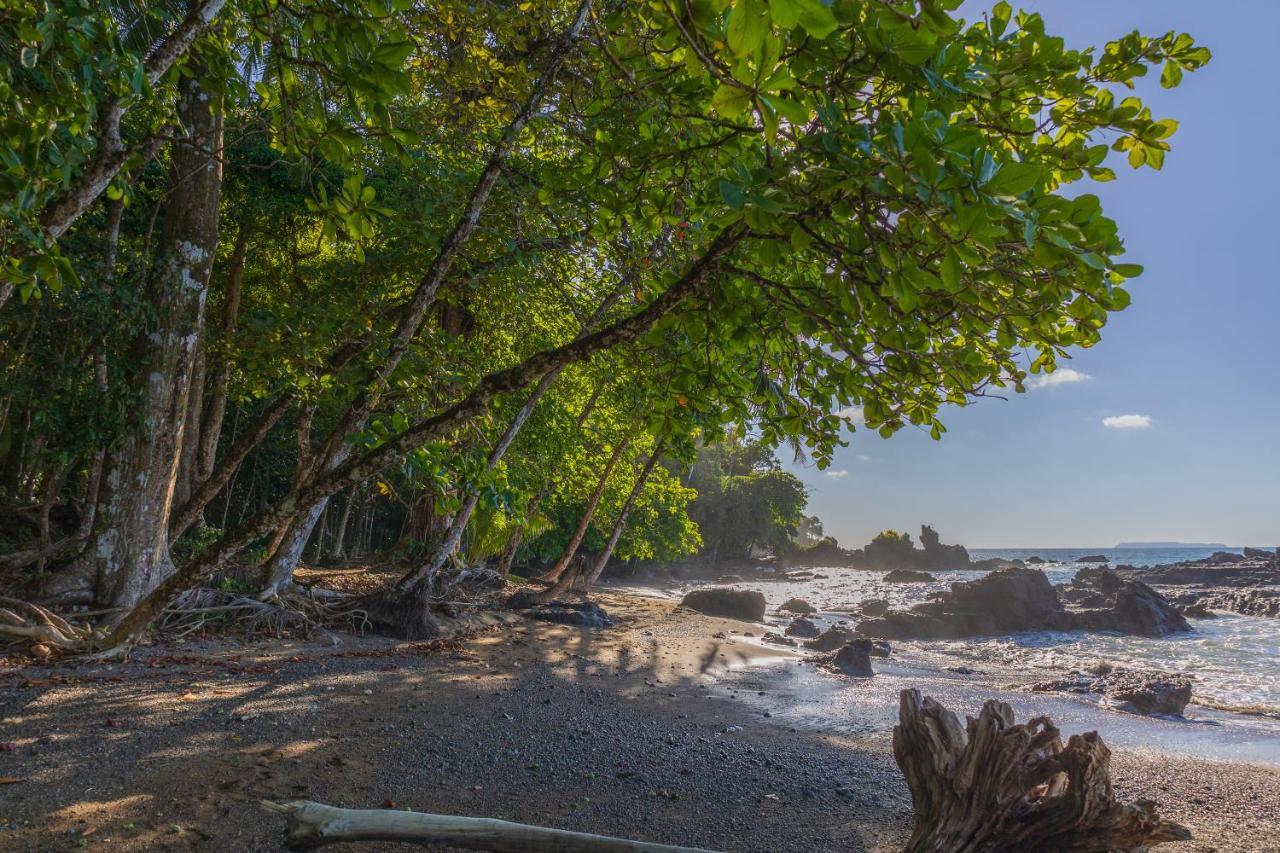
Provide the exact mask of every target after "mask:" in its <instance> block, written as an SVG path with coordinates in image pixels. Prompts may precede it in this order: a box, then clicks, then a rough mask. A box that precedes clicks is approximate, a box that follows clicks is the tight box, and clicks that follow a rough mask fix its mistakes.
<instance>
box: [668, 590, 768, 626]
mask: <svg viewBox="0 0 1280 853" xmlns="http://www.w3.org/2000/svg"><path fill="white" fill-rule="evenodd" d="M680 606H681V607H688V608H689V609H690V610H696V611H698V612H699V613H705V614H707V615H708V616H724V617H726V618H728V619H742V620H743V621H747V622H760V621H762V620H763V619H764V608H765V600H764V594H763V593H759V592H753V591H751V590H746V589H730V588H728V587H712V588H711V589H695V590H693V591H692V592H689V593H687V594H686V595H685V597H684V598H682V599H680Z"/></svg>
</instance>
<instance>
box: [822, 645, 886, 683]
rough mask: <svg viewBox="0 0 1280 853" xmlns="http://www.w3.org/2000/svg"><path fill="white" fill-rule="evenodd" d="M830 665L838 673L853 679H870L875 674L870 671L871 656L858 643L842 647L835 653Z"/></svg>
mask: <svg viewBox="0 0 1280 853" xmlns="http://www.w3.org/2000/svg"><path fill="white" fill-rule="evenodd" d="M831 664H832V666H833V667H834V668H835V669H836V670H837V671H838V672H842V673H844V674H845V675H851V676H853V677H855V678H870V677H871V676H873V675H875V672H874V671H873V670H872V669H871V655H870V653H869V652H868V650H867V647H866V646H865V645H862V644H860V643H849V644H848V645H846V646H842V647H841V648H840V650H839V651H838V652H836V655H835V658H834V659H833V660H832V662H831Z"/></svg>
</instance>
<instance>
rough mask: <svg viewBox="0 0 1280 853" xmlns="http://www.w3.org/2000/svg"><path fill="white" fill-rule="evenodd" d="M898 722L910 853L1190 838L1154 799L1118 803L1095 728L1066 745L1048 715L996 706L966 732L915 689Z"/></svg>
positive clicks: (1135, 844)
mask: <svg viewBox="0 0 1280 853" xmlns="http://www.w3.org/2000/svg"><path fill="white" fill-rule="evenodd" d="M898 720H899V722H898V725H897V726H896V727H895V728H894V730H893V753H894V757H895V758H896V759H897V760H898V766H899V767H900V768H902V773H903V775H904V776H906V779H907V785H908V787H910V788H911V798H912V800H913V802H914V804H915V812H916V824H915V831H914V832H913V833H912V835H911V839H910V840H909V841H908V842H907V846H906V851H907V853H968V852H970V851H971V852H972V853H976V851H983V853H1014V852H1015V851H1025V850H1043V851H1054V853H1103V852H1104V851H1138V850H1143V849H1145V848H1146V847H1147V846H1149V845H1153V844H1159V843H1161V842H1165V841H1185V840H1187V839H1189V838H1190V837H1191V833H1190V832H1189V831H1188V830H1187V828H1186V827H1184V826H1181V825H1179V824H1176V823H1173V822H1172V821H1168V820H1165V819H1163V818H1161V817H1160V816H1159V815H1158V814H1156V811H1155V804H1154V803H1151V802H1149V801H1146V800H1139V801H1138V802H1136V803H1132V804H1129V803H1121V802H1118V801H1117V800H1116V798H1115V794H1114V793H1113V792H1112V789H1111V776H1110V770H1109V763H1110V760H1111V751H1110V750H1109V749H1107V747H1106V746H1105V745H1104V744H1103V743H1102V739H1101V738H1099V737H1098V734H1097V732H1088V733H1086V734H1083V735H1072V736H1071V738H1070V739H1069V740H1068V741H1067V745H1066V746H1065V747H1064V746H1063V745H1062V738H1061V737H1060V736H1059V732H1058V729H1057V728H1056V727H1055V726H1054V725H1053V723H1052V722H1050V721H1049V718H1048V717H1036V718H1035V719H1032V720H1030V721H1028V722H1026V723H1022V724H1015V723H1014V719H1013V709H1012V708H1010V707H1009V706H1008V705H1006V704H1005V703H1003V702H997V701H995V700H989V701H988V702H987V703H986V704H984V705H983V706H982V712H981V713H980V714H979V715H978V718H977V719H976V720H975V719H973V718H972V717H971V718H969V720H968V726H967V727H963V726H961V725H960V722H959V720H957V719H956V716H955V714H953V713H951V712H950V711H948V710H947V709H946V708H944V707H943V706H942V705H940V704H938V703H937V702H935V701H934V700H932V699H928V698H926V699H922V698H921V696H920V693H919V691H916V690H904V691H902V694H901V698H900V704H899V710H898Z"/></svg>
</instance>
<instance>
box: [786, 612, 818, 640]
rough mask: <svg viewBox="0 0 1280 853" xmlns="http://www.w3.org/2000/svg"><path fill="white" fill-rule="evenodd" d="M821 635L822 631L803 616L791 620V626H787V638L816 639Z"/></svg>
mask: <svg viewBox="0 0 1280 853" xmlns="http://www.w3.org/2000/svg"><path fill="white" fill-rule="evenodd" d="M821 633H822V630H821V629H820V628H818V626H817V625H815V624H813V623H812V622H810V621H809V620H808V619H806V618H804V617H803V616H799V617H797V618H795V619H792V620H791V624H790V625H788V626H787V636H788V637H816V636H818V635H819V634H821Z"/></svg>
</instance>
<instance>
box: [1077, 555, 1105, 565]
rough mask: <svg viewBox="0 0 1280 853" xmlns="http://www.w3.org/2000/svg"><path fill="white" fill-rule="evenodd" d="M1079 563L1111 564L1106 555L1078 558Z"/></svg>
mask: <svg viewBox="0 0 1280 853" xmlns="http://www.w3.org/2000/svg"><path fill="white" fill-rule="evenodd" d="M1076 562H1077V563H1109V562H1111V561H1110V560H1109V559H1107V555H1106V554H1087V555H1085V556H1083V557H1077V558H1076Z"/></svg>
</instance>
